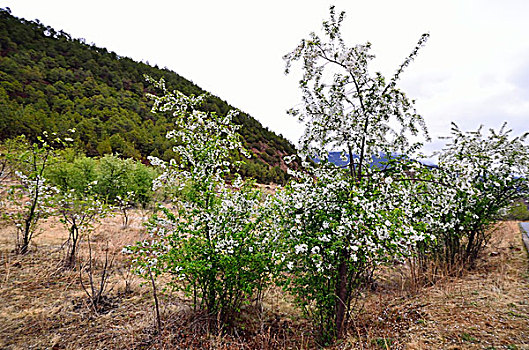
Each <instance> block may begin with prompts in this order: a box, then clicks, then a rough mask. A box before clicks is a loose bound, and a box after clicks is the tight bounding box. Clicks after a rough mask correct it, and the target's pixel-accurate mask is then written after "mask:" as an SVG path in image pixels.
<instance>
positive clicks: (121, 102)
mask: <svg viewBox="0 0 529 350" xmlns="http://www.w3.org/2000/svg"><path fill="white" fill-rule="evenodd" d="M95 25H97V24H95ZM182 54H185V53H182ZM144 74H147V75H150V76H152V77H153V78H155V79H159V78H162V77H163V78H164V79H165V81H166V85H167V86H168V88H170V89H176V90H180V91H182V92H183V93H185V94H187V95H189V94H195V95H198V94H202V93H204V92H205V91H204V90H203V89H201V88H200V87H199V86H197V85H195V84H194V83H193V82H191V81H190V80H187V79H185V78H183V77H182V76H180V75H178V74H177V73H175V72H173V71H171V70H169V69H167V68H158V67H157V66H155V67H152V66H150V65H149V64H148V63H143V62H135V61H134V60H132V59H130V58H128V57H122V56H119V55H118V54H116V53H114V52H110V51H108V50H106V49H104V48H99V47H96V46H95V45H93V44H87V43H86V42H85V40H84V39H74V38H72V37H71V36H70V35H68V34H67V33H64V32H63V31H60V30H59V31H57V30H56V29H54V28H51V27H49V26H45V25H44V24H42V23H40V22H39V21H27V20H24V19H19V18H16V17H14V16H12V15H11V13H10V11H9V9H0V140H3V139H6V138H10V137H13V136H16V135H20V134H25V135H26V136H28V137H29V138H30V139H35V138H36V137H37V135H39V134H41V133H42V132H43V131H45V130H46V131H49V132H60V131H63V130H67V129H71V128H75V129H76V130H77V133H76V134H77V136H76V139H75V144H76V146H77V147H79V148H81V149H83V150H84V151H85V152H86V153H87V154H88V155H90V156H98V155H103V154H106V153H119V154H122V155H124V156H126V157H134V158H138V159H143V160H145V159H146V158H147V156H149V155H152V156H158V157H161V158H164V159H168V158H171V157H173V152H172V149H171V148H172V145H171V144H170V142H169V141H168V140H167V139H166V138H165V135H166V133H167V131H168V130H171V129H172V128H173V122H172V121H171V116H170V115H161V114H152V113H151V112H150V109H151V106H152V102H151V101H149V100H148V99H147V98H146V97H145V94H146V93H147V92H152V91H150V87H149V86H148V85H147V84H146V83H145V80H144V78H143V75H144ZM232 108H233V107H232V106H230V105H229V104H228V103H227V102H225V101H223V100H222V99H220V98H219V97H216V96H211V97H209V98H208V99H207V101H206V103H205V105H204V107H203V109H204V110H206V111H210V112H216V113H217V114H219V115H225V114H226V113H227V112H228V111H229V110H230V109H232ZM235 122H236V123H237V124H240V125H241V126H242V128H241V130H240V133H241V134H242V136H243V138H244V143H245V146H246V147H247V148H248V149H249V150H250V151H251V152H252V153H253V158H252V159H251V160H249V161H247V164H246V165H244V166H243V168H242V169H241V172H242V175H244V176H251V177H255V178H256V179H257V180H258V181H260V182H263V183H268V182H271V181H273V182H279V183H283V182H284V181H285V179H286V173H285V170H286V166H285V163H284V162H283V159H282V158H283V156H284V155H287V154H292V153H294V152H295V149H294V146H293V145H292V144H291V143H290V142H289V141H288V140H287V139H285V138H284V137H282V136H281V135H276V134H275V133H273V132H272V131H270V130H268V129H267V128H265V127H263V125H261V123H260V122H258V121H257V120H255V119H254V118H252V117H251V116H249V115H248V114H246V113H240V114H239V116H238V117H236V118H235Z"/></svg>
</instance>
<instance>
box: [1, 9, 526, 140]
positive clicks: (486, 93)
mask: <svg viewBox="0 0 529 350" xmlns="http://www.w3.org/2000/svg"><path fill="white" fill-rule="evenodd" d="M331 4H335V5H336V8H337V10H338V11H341V10H344V11H346V19H345V23H344V26H343V36H344V39H345V40H346V42H347V43H349V44H350V45H354V44H356V43H363V42H365V41H370V42H371V43H372V45H373V51H372V52H373V53H374V54H375V55H376V56H377V58H376V59H375V61H374V63H373V69H374V70H378V71H381V72H382V73H383V74H384V75H386V76H389V75H391V74H392V73H393V72H394V70H395V69H396V68H397V66H398V65H399V64H400V63H401V62H402V60H403V59H404V58H405V57H406V56H407V55H408V54H409V52H410V51H411V49H412V48H413V47H414V45H415V43H416V42H417V40H418V39H419V37H420V35H421V34H422V33H425V32H429V33H430V35H431V37H430V40H429V41H428V43H427V45H426V47H424V48H423V49H422V50H421V52H420V54H419V56H418V58H417V59H416V60H415V62H414V63H413V64H412V65H411V66H410V67H409V68H408V69H407V71H406V72H405V74H404V75H403V76H402V78H403V79H402V80H401V85H400V86H401V87H402V88H403V90H404V91H405V92H406V93H407V94H408V96H409V97H411V98H413V99H415V100H416V101H417V103H416V106H417V109H418V111H419V113H420V114H422V115H423V117H424V118H425V120H426V123H427V126H428V129H429V131H430V134H431V135H432V137H433V138H434V140H435V139H437V137H438V136H441V135H447V134H448V133H449V130H450V122H451V121H455V122H456V123H458V124H459V125H460V126H461V127H462V128H463V129H466V130H470V129H476V128H477V127H478V126H479V125H480V124H484V125H485V126H487V127H494V128H497V127H499V126H501V124H502V123H503V122H504V121H507V122H508V123H509V125H510V126H511V127H512V128H513V129H514V131H515V133H516V134H520V133H522V132H524V131H529V123H528V122H529V20H528V17H529V1H527V0H502V1H499V0H473V1H472V0H453V1H450V0H444V1H433V0H432V1H429V0H417V1H406V0H401V1H395V0H384V1H382V0H379V1H377V0H373V1H365V0H363V1H357V0H354V1H353V0H348V1H346V0H335V1H328V0H268V1H249V0H224V1H219V0H193V1H184V0H173V1H160V0H151V1H136V0H132V1H130V0H129V1H109V0H106V1H101V0H92V1H72V0H68V1H66V0H65V1H59V0H47V1H42V0H8V1H0V6H1V7H10V9H11V11H12V13H13V15H15V16H17V17H22V18H26V19H30V20H33V19H39V20H40V21H41V22H42V23H43V24H45V25H50V26H52V27H53V28H55V29H57V30H64V31H65V32H67V33H69V34H71V35H72V36H73V37H75V38H85V39H86V41H87V43H92V42H93V43H95V44H96V45H97V46H102V47H106V48H107V49H108V50H110V51H114V52H116V53H117V54H119V55H121V56H128V57H131V58H133V59H135V60H141V61H148V62H149V63H151V64H157V65H158V66H159V67H167V68H170V69H171V70H174V71H175V72H177V73H178V74H180V75H182V76H184V77H186V78H187V79H190V80H192V81H193V82H194V83H196V84H197V85H199V86H200V87H202V88H204V89H206V90H208V91H210V92H211V93H213V94H215V95H217V96H219V97H221V98H222V99H224V100H226V101H228V102H229V103H230V104H232V105H233V106H235V107H237V108H239V109H241V110H243V111H245V112H248V113H249V114H250V115H252V116H253V117H255V118H257V119H258V120H259V121H261V122H262V123H263V125H265V126H267V127H268V128H270V129H271V130H273V131H275V132H277V133H281V134H283V135H284V136H286V137H287V138H289V139H290V140H291V141H293V142H294V143H297V140H298V138H299V136H300V135H301V133H302V126H301V125H300V124H298V123H297V121H295V120H294V119H293V118H291V117H289V116H287V115H286V113H285V111H286V110H287V109H288V108H291V107H293V106H295V105H297V104H299V101H300V94H299V91H298V88H297V79H298V78H299V75H297V76H296V74H293V75H289V76H285V75H284V73H283V72H284V62H283V60H282V56H283V55H284V54H286V53H287V52H289V51H291V50H292V49H294V48H295V46H296V45H297V44H298V43H299V41H300V40H301V39H302V38H306V37H307V35H308V34H309V33H310V32H311V31H316V32H319V31H320V29H321V22H322V20H323V19H326V18H327V17H328V8H329V5H331ZM298 68H299V67H298ZM439 145H440V143H439V141H437V142H434V143H433V144H431V145H429V146H427V148H426V149H427V150H433V149H435V148H437V147H439Z"/></svg>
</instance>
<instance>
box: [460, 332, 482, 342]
mask: <svg viewBox="0 0 529 350" xmlns="http://www.w3.org/2000/svg"><path fill="white" fill-rule="evenodd" d="M461 339H462V340H463V341H466V342H469V343H475V342H477V341H478V340H477V339H476V338H474V337H473V336H471V335H470V334H468V333H461Z"/></svg>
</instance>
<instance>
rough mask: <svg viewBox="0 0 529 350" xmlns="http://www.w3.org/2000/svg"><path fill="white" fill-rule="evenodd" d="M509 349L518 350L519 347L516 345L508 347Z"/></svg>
mask: <svg viewBox="0 0 529 350" xmlns="http://www.w3.org/2000/svg"><path fill="white" fill-rule="evenodd" d="M507 349H509V350H518V346H516V345H514V344H510V345H507Z"/></svg>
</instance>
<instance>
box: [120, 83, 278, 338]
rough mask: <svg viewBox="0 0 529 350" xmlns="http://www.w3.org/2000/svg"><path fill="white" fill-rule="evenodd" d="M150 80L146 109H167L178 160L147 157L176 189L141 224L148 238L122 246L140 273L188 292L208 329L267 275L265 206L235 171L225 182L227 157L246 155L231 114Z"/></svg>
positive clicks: (229, 163) (269, 257)
mask: <svg viewBox="0 0 529 350" xmlns="http://www.w3.org/2000/svg"><path fill="white" fill-rule="evenodd" d="M154 83H155V85H156V86H157V87H159V88H161V89H162V90H163V91H164V93H165V94H164V95H163V96H161V97H153V98H154V102H155V103H154V110H155V111H158V112H160V111H171V112H172V113H173V117H174V118H175V125H176V130H174V131H171V132H169V133H168V135H167V137H168V138H169V139H171V140H172V141H173V142H175V143H176V144H177V146H175V147H174V152H175V153H176V154H177V155H178V156H179V160H180V162H179V163H178V162H177V161H176V160H174V159H173V160H171V161H170V162H168V163H166V162H163V161H161V160H159V159H156V158H150V160H151V163H152V164H153V165H155V166H158V167H159V168H161V169H162V170H163V173H162V175H161V176H160V177H159V178H158V179H157V180H156V181H155V185H156V186H157V187H159V186H170V187H171V188H178V191H179V193H177V195H176V196H175V198H173V199H174V205H176V207H177V212H176V213H173V212H171V211H170V210H169V209H167V208H163V207H162V208H161V212H160V214H161V215H156V216H154V217H153V218H152V220H151V221H150V224H149V226H148V227H149V232H150V234H151V239H149V240H146V241H143V242H140V243H138V244H137V245H135V246H131V247H128V248H127V251H129V252H131V253H132V254H134V262H135V264H136V270H137V271H138V272H139V273H140V274H141V275H143V276H144V278H145V279H147V280H149V279H151V272H153V273H154V274H155V275H158V274H161V273H169V274H171V275H172V277H173V281H172V283H171V285H172V286H173V287H174V288H177V289H182V290H184V291H185V292H186V293H188V295H190V296H191V297H193V304H194V306H195V307H199V308H200V309H202V310H204V311H206V313H207V314H208V316H209V317H208V319H209V322H208V324H209V326H210V328H212V329H217V330H220V328H221V327H222V326H223V325H225V324H226V323H229V322H232V321H234V319H233V317H230V315H232V314H233V312H237V311H238V310H239V309H240V307H241V305H242V304H243V303H244V302H246V301H248V298H249V297H250V296H251V295H253V293H254V292H255V291H256V290H259V289H260V288H262V287H263V282H264V281H266V280H267V279H268V278H269V274H270V272H271V270H272V268H271V265H272V259H273V253H272V252H271V250H270V248H269V246H270V244H271V243H272V242H271V239H270V237H269V235H268V234H267V232H268V230H266V229H265V227H266V226H267V225H268V220H267V215H268V211H267V210H264V209H263V208H261V207H260V203H261V194H260V192H259V191H257V190H255V189H254V187H253V183H251V182H250V183H245V182H243V181H242V180H240V179H239V178H238V177H237V176H235V180H234V181H233V182H232V183H231V184H227V183H226V181H225V178H226V177H228V175H229V174H230V171H231V169H232V167H234V166H236V165H237V162H233V161H232V155H233V154H234V153H236V152H242V153H246V151H245V150H244V148H243V147H242V145H241V140H240V136H239V135H238V133H237V129H238V127H237V126H235V125H233V124H232V118H233V116H234V114H235V112H233V111H231V112H229V113H228V115H226V116H217V115H216V114H214V113H211V114H208V113H204V112H201V111H199V110H198V107H199V106H200V104H201V103H202V101H203V100H204V96H200V97H193V96H192V97H187V96H185V95H183V94H182V93H180V92H174V93H170V92H168V91H166V90H165V86H164V84H163V81H161V82H159V83H157V82H154Z"/></svg>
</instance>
